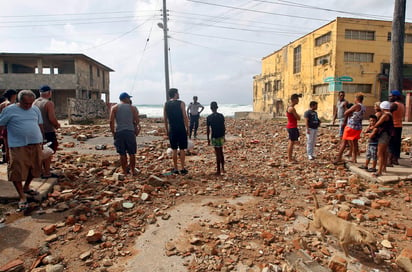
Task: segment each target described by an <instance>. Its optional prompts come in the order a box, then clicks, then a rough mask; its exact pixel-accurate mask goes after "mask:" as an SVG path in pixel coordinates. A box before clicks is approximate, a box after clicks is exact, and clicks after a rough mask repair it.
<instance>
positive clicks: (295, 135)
mask: <svg viewBox="0 0 412 272" xmlns="http://www.w3.org/2000/svg"><path fill="white" fill-rule="evenodd" d="M287 130H288V133H289V140H291V141H298V140H299V129H298V128H288V129H287Z"/></svg>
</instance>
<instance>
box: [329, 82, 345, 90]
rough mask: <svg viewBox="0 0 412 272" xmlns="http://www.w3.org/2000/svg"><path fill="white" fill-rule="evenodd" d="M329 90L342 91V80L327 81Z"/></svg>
mask: <svg viewBox="0 0 412 272" xmlns="http://www.w3.org/2000/svg"><path fill="white" fill-rule="evenodd" d="M329 91H330V92H340V91H342V82H340V81H333V82H330V83H329Z"/></svg>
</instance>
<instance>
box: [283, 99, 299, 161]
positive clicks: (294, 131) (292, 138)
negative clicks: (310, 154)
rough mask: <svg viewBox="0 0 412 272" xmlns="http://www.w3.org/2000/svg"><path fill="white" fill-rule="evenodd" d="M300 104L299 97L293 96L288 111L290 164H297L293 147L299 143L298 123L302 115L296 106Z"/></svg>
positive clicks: (287, 125)
mask: <svg viewBox="0 0 412 272" xmlns="http://www.w3.org/2000/svg"><path fill="white" fill-rule="evenodd" d="M298 103H299V95H298V94H292V95H291V97H290V104H289V106H288V108H287V110H286V117H287V118H288V123H287V124H286V129H287V131H288V134H289V140H288V162H289V163H295V162H296V160H294V159H293V156H292V155H293V146H294V145H295V144H296V143H298V141H299V129H298V121H299V120H300V115H299V114H298V113H297V112H296V109H295V105H297V104H298Z"/></svg>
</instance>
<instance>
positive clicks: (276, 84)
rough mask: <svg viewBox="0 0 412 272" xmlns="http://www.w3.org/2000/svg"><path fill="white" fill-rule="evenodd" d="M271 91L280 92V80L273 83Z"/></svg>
mask: <svg viewBox="0 0 412 272" xmlns="http://www.w3.org/2000/svg"><path fill="white" fill-rule="evenodd" d="M273 90H274V91H279V90H280V80H275V81H273Z"/></svg>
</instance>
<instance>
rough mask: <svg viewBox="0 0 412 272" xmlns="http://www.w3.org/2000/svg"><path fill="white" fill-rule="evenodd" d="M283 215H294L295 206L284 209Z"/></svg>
mask: <svg viewBox="0 0 412 272" xmlns="http://www.w3.org/2000/svg"><path fill="white" fill-rule="evenodd" d="M285 215H286V216H287V217H292V216H294V215H295V208H290V209H286V211H285Z"/></svg>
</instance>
